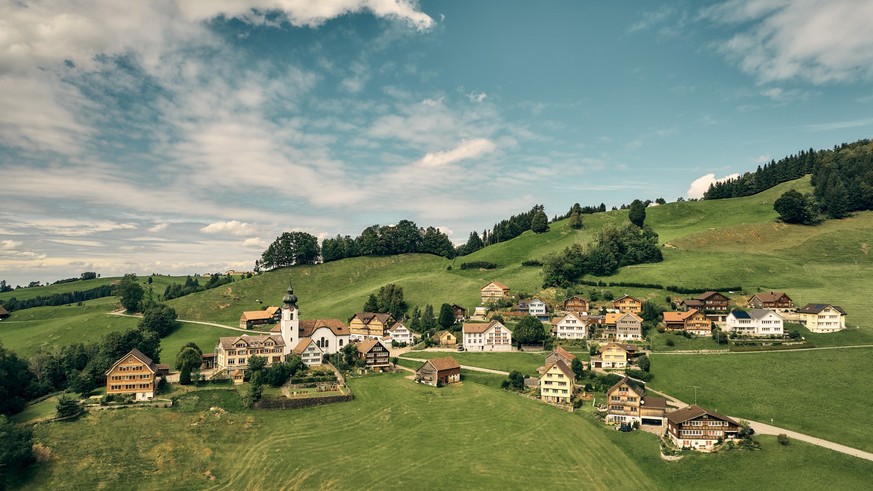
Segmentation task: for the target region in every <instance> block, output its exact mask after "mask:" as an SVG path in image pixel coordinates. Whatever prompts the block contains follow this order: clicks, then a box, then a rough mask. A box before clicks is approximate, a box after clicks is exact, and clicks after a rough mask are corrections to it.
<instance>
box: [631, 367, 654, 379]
mask: <svg viewBox="0 0 873 491" xmlns="http://www.w3.org/2000/svg"><path fill="white" fill-rule="evenodd" d="M624 373H625V374H626V375H627V376H628V377H631V378H635V379H639V380H642V381H643V382H649V381H650V380H652V378H653V377H654V376H653V375H652V374H651V373H649V372H644V371H642V370H635V369H633V368H628V369H627V370H625V371H624Z"/></svg>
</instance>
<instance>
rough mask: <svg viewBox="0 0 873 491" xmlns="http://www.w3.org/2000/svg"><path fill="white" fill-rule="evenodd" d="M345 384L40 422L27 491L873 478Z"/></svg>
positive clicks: (792, 458)
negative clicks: (255, 404) (284, 396)
mask: <svg viewBox="0 0 873 491" xmlns="http://www.w3.org/2000/svg"><path fill="white" fill-rule="evenodd" d="M349 384H350V386H351V387H352V389H353V390H354V392H355V395H356V398H355V400H354V401H352V402H349V403H344V404H335V405H329V406H323V407H316V408H308V409H301V410H293V411H247V410H244V409H243V408H242V405H241V403H240V400H239V397H238V393H237V392H236V391H235V390H227V389H225V390H220V389H219V390H206V391H198V392H195V393H191V394H190V395H189V396H187V397H184V398H183V399H182V400H181V401H180V403H179V404H178V407H177V408H176V409H172V410H166V409H136V410H117V411H101V412H98V413H93V414H89V415H88V416H86V417H84V418H82V419H81V420H79V421H75V422H65V423H45V424H40V425H37V426H36V428H35V438H36V440H37V441H38V442H39V443H40V444H41V445H42V446H43V447H44V448H45V449H46V450H47V452H48V455H49V456H50V457H49V458H48V460H47V461H46V462H42V463H39V464H36V465H35V466H34V467H33V468H32V470H31V472H30V477H29V479H28V480H27V481H26V482H24V483H23V484H22V486H21V487H22V488H24V489H83V488H88V489H90V488H97V489H128V488H129V487H130V486H131V483H136V487H137V488H138V489H272V488H280V487H281V488H289V489H312V488H320V489H351V488H354V489H446V488H453V489H501V488H502V489H520V488H536V489H568V488H571V489H572V488H576V489H578V488H582V487H585V488H593V489H606V488H612V487H615V486H616V483H617V482H619V483H620V485H621V487H622V488H625V489H701V488H705V489H737V486H741V487H751V486H755V487H757V488H764V489H798V488H818V487H823V486H824V485H825V484H827V485H828V486H829V487H831V488H835V489H862V488H864V487H865V486H866V485H867V483H868V479H869V476H870V475H871V474H873V463H871V462H867V461H863V460H861V459H856V458H852V457H848V456H844V455H841V454H837V453H835V452H831V451H828V450H824V449H820V448H817V447H812V446H809V445H804V444H802V443H799V442H792V443H791V444H790V445H788V446H781V445H778V444H777V443H776V442H775V440H774V439H773V438H761V441H762V450H760V451H757V452H747V451H733V452H726V453H720V454H717V455H688V456H686V457H685V458H683V460H681V461H679V462H666V461H664V460H662V459H661V458H660V457H659V454H658V446H657V441H656V439H655V437H654V436H652V435H649V434H645V433H642V432H635V433H630V434H628V433H620V432H617V431H614V430H612V429H611V428H607V427H605V426H603V425H601V424H599V423H598V422H596V421H595V420H594V418H593V417H592V416H591V415H590V413H576V414H571V413H567V412H564V411H561V410H557V409H555V408H552V407H550V406H547V405H545V404H541V403H539V402H537V401H531V400H528V399H525V398H522V397H519V396H517V395H514V394H512V393H508V392H504V391H501V390H499V389H493V388H490V387H488V386H485V385H482V384H478V383H466V382H465V383H462V384H457V385H452V386H449V387H445V388H442V389H434V388H431V387H427V386H422V385H418V384H414V383H412V382H411V381H409V380H406V379H404V378H403V376H402V375H378V376H369V377H365V378H359V379H352V380H350V382H349ZM214 408H222V410H217V409H214ZM118 435H129V436H130V437H129V438H119V437H118ZM798 464H802V465H798ZM556 469H560V470H559V471H556ZM616 469H620V473H619V474H620V477H618V479H619V481H616V480H615V479H616V472H615V470H616Z"/></svg>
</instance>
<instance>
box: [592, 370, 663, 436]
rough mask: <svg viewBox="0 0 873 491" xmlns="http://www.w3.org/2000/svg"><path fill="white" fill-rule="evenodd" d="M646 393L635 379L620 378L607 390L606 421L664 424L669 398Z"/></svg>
mask: <svg viewBox="0 0 873 491" xmlns="http://www.w3.org/2000/svg"><path fill="white" fill-rule="evenodd" d="M645 394H646V390H645V388H644V387H642V386H641V385H639V384H638V383H636V382H634V381H633V379H630V378H628V377H624V378H623V379H621V380H619V381H618V383H616V384H615V385H613V386H612V387H610V389H609V390H608V391H607V392H606V403H607V413H606V422H607V423H640V424H648V425H655V426H661V425H663V424H664V416H665V415H666V413H667V400H666V399H664V398H663V397H652V396H647V395H645Z"/></svg>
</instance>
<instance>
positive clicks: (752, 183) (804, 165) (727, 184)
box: [703, 148, 832, 199]
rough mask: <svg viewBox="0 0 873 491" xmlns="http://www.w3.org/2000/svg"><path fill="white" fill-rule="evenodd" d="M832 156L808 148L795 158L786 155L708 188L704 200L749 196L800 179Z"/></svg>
mask: <svg viewBox="0 0 873 491" xmlns="http://www.w3.org/2000/svg"><path fill="white" fill-rule="evenodd" d="M831 153H832V151H831V150H819V151H815V150H813V149H811V148H810V149H809V150H808V151H806V150H801V151H800V152H798V153H797V154H796V155H789V156H788V157H785V158H783V159H780V160H779V161H778V162H777V161H775V160H771V161H770V162H769V163H766V164H764V165H763V166H760V165H759V166H758V169H757V170H755V171H754V172H746V173H745V174H743V175H741V176H739V177H737V178H734V179H729V180H727V181H723V182H717V183H713V184H711V185H710V186H709V189H708V190H707V191H706V192H705V193H703V199H723V198H737V197H740V196H751V195H753V194H757V193H760V192H761V191H765V190H767V189H770V188H772V187H773V186H776V185H777V184H780V183H783V182H786V181H792V180H794V179H800V178H801V177H803V176H805V175H807V174H809V173H811V172H812V171H813V170H814V169H815V167H817V166H818V165H819V164H820V163H821V162H822V161H823V160H824V159H825V158H827V157H828V155H829V154H831Z"/></svg>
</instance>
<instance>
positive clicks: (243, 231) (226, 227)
mask: <svg viewBox="0 0 873 491" xmlns="http://www.w3.org/2000/svg"><path fill="white" fill-rule="evenodd" d="M200 231H201V232H203V233H205V234H220V235H233V236H236V237H242V236H245V235H252V234H254V233H255V232H256V231H257V230H256V229H255V227H253V226H252V225H249V224H248V223H243V222H239V221H237V220H231V221H229V222H215V223H210V224H209V225H207V226H205V227H203V228H201V229H200Z"/></svg>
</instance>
